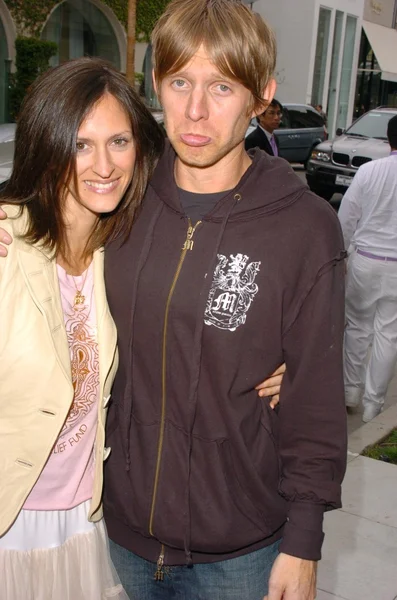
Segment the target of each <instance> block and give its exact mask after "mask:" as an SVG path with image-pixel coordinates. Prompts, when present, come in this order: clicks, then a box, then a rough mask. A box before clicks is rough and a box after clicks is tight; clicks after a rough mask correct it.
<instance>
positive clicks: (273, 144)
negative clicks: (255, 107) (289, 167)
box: [245, 98, 283, 156]
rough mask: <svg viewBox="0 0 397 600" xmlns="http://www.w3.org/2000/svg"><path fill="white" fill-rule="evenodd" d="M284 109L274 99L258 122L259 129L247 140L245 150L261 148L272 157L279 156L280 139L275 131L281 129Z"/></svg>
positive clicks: (258, 118)
mask: <svg viewBox="0 0 397 600" xmlns="http://www.w3.org/2000/svg"><path fill="white" fill-rule="evenodd" d="M282 117H283V107H282V106H281V104H280V102H279V101H278V100H276V99H275V98H273V100H272V101H271V102H270V104H269V107H268V108H267V109H266V110H265V111H264V112H263V113H262V114H260V115H259V116H258V117H257V118H256V120H257V123H258V126H257V128H256V129H255V130H254V131H253V132H252V133H250V134H249V135H248V136H247V137H246V138H245V149H246V150H250V149H251V148H260V149H261V150H264V151H265V152H267V153H268V154H270V156H278V146H279V143H278V139H277V136H275V135H274V131H275V130H276V129H278V128H279V127H280V123H281V119H282Z"/></svg>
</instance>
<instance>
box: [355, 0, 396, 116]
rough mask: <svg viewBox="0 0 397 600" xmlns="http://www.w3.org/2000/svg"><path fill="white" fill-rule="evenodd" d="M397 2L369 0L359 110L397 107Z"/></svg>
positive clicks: (362, 40) (362, 58) (367, 3)
mask: <svg viewBox="0 0 397 600" xmlns="http://www.w3.org/2000/svg"><path fill="white" fill-rule="evenodd" d="M396 17H397V2H395V0H365V6H364V20H363V30H362V34H361V45H360V56H359V64H358V71H357V87H356V112H357V114H360V113H361V112H363V111H367V110H370V109H371V108H374V107H376V106H380V105H385V106H397V31H396V25H397V22H396Z"/></svg>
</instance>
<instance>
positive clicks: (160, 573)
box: [154, 550, 164, 581]
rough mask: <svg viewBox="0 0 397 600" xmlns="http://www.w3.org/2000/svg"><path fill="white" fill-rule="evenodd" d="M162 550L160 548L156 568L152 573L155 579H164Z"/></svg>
mask: <svg viewBox="0 0 397 600" xmlns="http://www.w3.org/2000/svg"><path fill="white" fill-rule="evenodd" d="M163 567H164V550H161V553H160V556H159V558H158V561H157V569H156V572H155V574H154V580H155V581H164V570H163Z"/></svg>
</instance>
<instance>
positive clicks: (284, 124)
mask: <svg viewBox="0 0 397 600" xmlns="http://www.w3.org/2000/svg"><path fill="white" fill-rule="evenodd" d="M279 129H291V125H290V120H289V113H288V108H285V106H284V107H283V116H282V118H281V121H280V126H279Z"/></svg>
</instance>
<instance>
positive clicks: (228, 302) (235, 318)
mask: <svg viewBox="0 0 397 600" xmlns="http://www.w3.org/2000/svg"><path fill="white" fill-rule="evenodd" d="M248 260H249V257H248V256H247V255H246V254H236V255H235V256H234V255H233V254H231V255H230V257H229V259H228V258H226V256H224V255H223V254H218V264H217V266H216V267H215V271H214V277H213V280H212V284H211V289H210V292H209V294H208V300H207V307H206V310H205V317H204V322H205V324H206V325H214V326H215V327H218V328H219V329H228V330H229V331H236V329H237V327H239V326H240V325H244V323H245V321H246V318H247V312H248V310H249V308H250V306H251V304H252V301H253V299H254V297H255V296H256V294H257V293H258V289H259V288H258V286H257V284H256V283H255V278H256V276H257V274H258V273H259V270H260V265H261V263H260V262H250V263H249V264H248V265H247V262H248Z"/></svg>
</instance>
